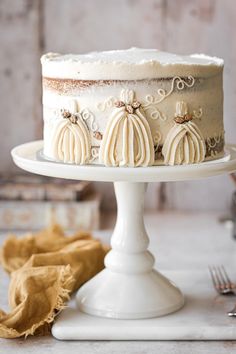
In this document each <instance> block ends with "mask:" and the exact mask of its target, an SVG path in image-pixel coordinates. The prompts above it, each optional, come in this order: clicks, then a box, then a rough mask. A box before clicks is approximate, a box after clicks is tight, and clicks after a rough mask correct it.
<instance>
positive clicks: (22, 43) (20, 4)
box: [0, 0, 236, 211]
mask: <svg viewBox="0 0 236 354" xmlns="http://www.w3.org/2000/svg"><path fill="white" fill-rule="evenodd" d="M235 33H236V1H235V0H0V44H1V51H0V90H1V91H0V107H1V125H0V173H16V172H19V171H18V170H17V168H16V167H15V166H14V164H13V162H12V160H11V157H10V150H11V148H12V147H13V146H15V145H18V144H21V143H24V142H27V141H30V140H34V139H39V138H41V137H42V107H41V67H40V61H39V59H40V56H41V55H42V54H43V53H45V52H48V51H53V52H62V53H65V52H76V53H83V52H87V51H93V50H108V49H118V48H119V49H121V48H129V47H131V46H137V47H144V48H145V47H146V48H159V49H161V50H166V51H171V52H176V53H182V54H188V53H193V52H197V53H206V54H209V55H215V56H219V57H222V58H224V59H225V76H224V89H225V106H224V114H225V130H226V141H227V142H230V143H236V117H235V112H236V80H235V76H236V65H235V63H236V41H235ZM96 188H97V189H98V190H100V191H103V192H104V197H105V199H104V204H103V205H104V206H105V207H106V208H109V209H110V208H112V207H114V194H113V188H112V185H111V184H109V185H108V184H102V183H96ZM233 190H234V185H233V183H232V181H231V180H230V178H229V176H222V177H215V178H211V179H207V180H201V181H194V182H181V183H180V182H178V183H162V184H151V185H150V186H149V190H148V193H147V198H146V207H147V208H149V209H157V208H158V209H179V210H207V209H212V210H222V211H223V210H227V209H228V208H229V206H230V201H231V193H232V191H233Z"/></svg>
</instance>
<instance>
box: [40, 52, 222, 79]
mask: <svg viewBox="0 0 236 354" xmlns="http://www.w3.org/2000/svg"><path fill="white" fill-rule="evenodd" d="M41 63H42V68H43V76H48V77H57V78H72V79H81V80H86V79H94V80H97V79H128V80H129V79H145V78H154V77H162V76H163V77H165V76H169V75H170V76H171V75H184V73H185V74H186V75H188V71H189V74H196V75H197V76H199V75H203V76H211V75H214V74H216V73H217V71H219V70H221V69H222V67H223V65H224V61H223V59H220V58H217V57H211V56H207V55H205V54H191V55H178V54H172V53H168V52H162V51H160V50H157V49H141V48H130V49H126V50H111V51H104V52H91V53H87V54H59V53H47V54H44V55H43V56H42V57H41Z"/></svg>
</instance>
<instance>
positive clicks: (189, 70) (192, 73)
mask: <svg viewBox="0 0 236 354" xmlns="http://www.w3.org/2000/svg"><path fill="white" fill-rule="evenodd" d="M41 62H42V74H43V115H44V155H45V156H46V157H48V158H50V159H53V160H55V161H62V162H64V163H75V164H79V165H80V164H94V163H95V164H101V165H105V166H116V167H119V166H129V167H139V166H143V167H145V166H151V165H157V166H158V165H161V164H163V163H164V164H166V165H180V164H192V163H200V162H202V161H204V160H211V159H216V158H219V157H221V156H222V155H223V154H224V125H223V82H222V79H223V64H224V63H223V60H222V59H219V58H215V57H209V56H206V55H202V54H200V55H198V54H194V55H190V56H179V55H175V54H170V53H165V52H161V51H158V50H155V49H137V48H131V49H128V50H119V51H108V52H94V53H89V54H85V55H74V54H69V55H61V54H55V53H48V54H46V55H44V56H43V57H42V59H41Z"/></svg>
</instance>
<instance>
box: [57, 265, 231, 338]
mask: <svg viewBox="0 0 236 354" xmlns="http://www.w3.org/2000/svg"><path fill="white" fill-rule="evenodd" d="M163 274H164V275H165V276H166V277H167V278H169V279H171V280H172V281H174V283H175V284H176V285H177V286H179V287H180V288H181V290H182V291H183V293H184V296H185V305H184V307H183V308H181V309H180V310H179V311H176V312H174V313H171V314H169V315H167V316H161V317H155V318H149V319H136V320H122V319H119V320H117V319H108V318H102V317H94V316H90V315H88V314H85V313H82V312H79V311H78V308H77V306H76V305H75V300H74V299H73V300H71V302H70V303H69V307H68V308H67V309H65V310H64V311H63V312H62V313H61V314H60V315H59V317H58V318H57V321H56V323H55V325H54V326H53V329H52V333H53V335H54V337H55V338H57V339H62V340H236V326H235V318H232V317H231V318H229V317H228V316H226V313H227V311H229V310H231V309H232V308H233V306H234V303H235V297H234V296H232V297H230V298H229V297H222V296H219V295H215V292H214V290H213V288H212V285H211V282H210V281H209V274H208V270H207V269H205V270H175V271H174V270H171V271H165V272H163ZM232 276H233V277H234V278H236V272H234V273H233V275H232ZM113 296H114V295H113ZM146 299H148V294H147V296H146ZM147 301H148V300H147Z"/></svg>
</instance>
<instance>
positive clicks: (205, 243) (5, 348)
mask: <svg viewBox="0 0 236 354" xmlns="http://www.w3.org/2000/svg"><path fill="white" fill-rule="evenodd" d="M219 216H221V214H220V213H216V212H215V213H209V212H208V213H205V212H202V213H180V212H178V213H160V214H148V215H146V216H145V222H146V226H147V231H148V233H149V235H150V250H151V251H152V253H153V254H154V255H155V257H156V265H155V266H156V267H157V268H158V269H160V270H161V271H165V270H166V271H167V270H169V271H171V270H181V269H189V270H191V269H192V270H194V271H195V270H199V271H205V272H208V270H207V267H208V264H209V263H210V264H216V265H218V264H222V263H223V264H224V265H225V267H226V269H227V271H228V273H229V274H231V275H232V271H233V270H235V267H236V257H235V252H236V241H234V240H233V239H232V237H231V230H230V229H227V228H226V227H225V225H223V224H219V222H218V218H219ZM107 221H109V220H108V219H107ZM167 225H168V226H167ZM187 230H188V231H187ZM96 235H97V236H99V237H100V238H101V239H102V240H103V241H106V242H108V240H109V237H110V235H111V231H110V230H107V231H103V232H99V233H96ZM1 236H2V237H1ZM3 238H4V235H0V243H1V242H2V241H3ZM231 270H232V271H231ZM0 281H1V286H0V308H2V309H4V310H5V311H7V308H8V307H7V287H8V275H6V274H5V273H4V272H3V271H2V269H0ZM209 282H210V278H209ZM215 297H216V293H215V291H214V289H213V288H212V298H215ZM224 316H225V313H224V311H222V318H225V317H224ZM0 348H1V353H8V354H15V353H17V354H21V353H22V354H24V353H32V354H41V353H42V351H44V353H57V354H66V353H68V352H71V353H72V352H76V353H77V352H78V353H83V354H94V353H97V354H99V353H102V354H120V353H124V354H140V353H143V354H156V353H162V354H170V353H171V354H189V353H198V354H203V353H204V354H213V353H214V354H233V353H235V351H236V342H235V341H225V342H224V341H217V342H216V341H197V342H192V341H186V342H181V341H172V342H170V341H164V342H160V341H150V342H144V341H133V342H131V341H125V342H116V341H114V342H113V341H105V342H97V341H82V342H76V341H75V342H73V341H69V342H64V341H57V340H55V339H54V338H53V337H51V336H47V337H29V338H28V339H27V340H24V339H16V340H4V339H0Z"/></svg>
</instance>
